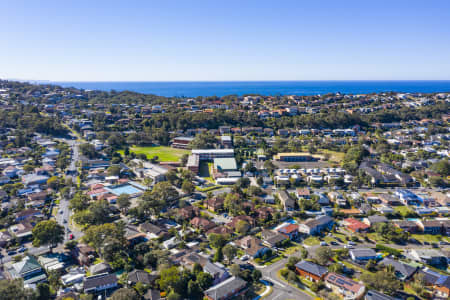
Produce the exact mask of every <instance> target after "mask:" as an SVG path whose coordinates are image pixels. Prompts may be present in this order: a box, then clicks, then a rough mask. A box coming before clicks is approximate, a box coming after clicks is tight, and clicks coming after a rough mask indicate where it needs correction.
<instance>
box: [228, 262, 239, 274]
mask: <svg viewBox="0 0 450 300" xmlns="http://www.w3.org/2000/svg"><path fill="white" fill-rule="evenodd" d="M240 272H241V267H239V265H238V264H232V265H231V267H230V273H231V275H233V276H239V273H240Z"/></svg>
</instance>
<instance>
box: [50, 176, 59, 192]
mask: <svg viewBox="0 0 450 300" xmlns="http://www.w3.org/2000/svg"><path fill="white" fill-rule="evenodd" d="M47 186H48V187H49V188H51V189H54V190H57V189H58V187H59V178H58V177H56V176H52V177H50V178H49V179H48V180H47Z"/></svg>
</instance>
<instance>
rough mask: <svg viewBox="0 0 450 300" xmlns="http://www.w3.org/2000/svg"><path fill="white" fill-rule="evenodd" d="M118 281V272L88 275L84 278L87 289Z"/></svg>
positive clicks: (84, 285)
mask: <svg viewBox="0 0 450 300" xmlns="http://www.w3.org/2000/svg"><path fill="white" fill-rule="evenodd" d="M114 283H117V276H116V274H105V275H97V276H91V277H87V278H85V280H84V284H83V288H84V289H85V290H90V289H92V288H96V287H99V286H105V285H110V284H114Z"/></svg>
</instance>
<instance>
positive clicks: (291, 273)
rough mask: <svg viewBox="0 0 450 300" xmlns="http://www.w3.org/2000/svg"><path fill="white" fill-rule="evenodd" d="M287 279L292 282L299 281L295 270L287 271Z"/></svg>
mask: <svg viewBox="0 0 450 300" xmlns="http://www.w3.org/2000/svg"><path fill="white" fill-rule="evenodd" d="M286 279H287V281H289V282H290V283H294V282H296V281H297V275H296V274H295V272H294V271H289V272H288V273H287V277H286Z"/></svg>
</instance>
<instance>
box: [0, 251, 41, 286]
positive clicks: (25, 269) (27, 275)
mask: <svg viewBox="0 0 450 300" xmlns="http://www.w3.org/2000/svg"><path fill="white" fill-rule="evenodd" d="M5 275H6V276H7V277H8V278H9V279H16V278H22V279H23V282H24V284H38V283H39V282H43V281H46V280H47V275H45V272H44V269H43V268H42V267H41V265H40V264H39V262H38V261H37V260H36V259H35V258H34V257H32V256H26V257H24V258H23V259H22V260H21V261H19V262H16V263H14V264H12V265H11V267H10V268H8V269H7V272H6V274H5Z"/></svg>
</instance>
